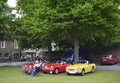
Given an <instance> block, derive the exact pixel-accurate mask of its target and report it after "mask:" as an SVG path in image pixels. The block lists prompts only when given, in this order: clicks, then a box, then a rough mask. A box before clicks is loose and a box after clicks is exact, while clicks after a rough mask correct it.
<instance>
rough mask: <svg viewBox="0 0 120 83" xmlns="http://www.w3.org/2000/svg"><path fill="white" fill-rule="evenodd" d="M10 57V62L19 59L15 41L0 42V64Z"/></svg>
mask: <svg viewBox="0 0 120 83" xmlns="http://www.w3.org/2000/svg"><path fill="white" fill-rule="evenodd" d="M9 56H11V57H12V61H18V60H19V59H20V50H19V47H18V44H17V42H16V41H15V40H10V41H0V62H5V61H7V60H8V57H9Z"/></svg>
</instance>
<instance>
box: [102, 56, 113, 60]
mask: <svg viewBox="0 0 120 83" xmlns="http://www.w3.org/2000/svg"><path fill="white" fill-rule="evenodd" d="M102 58H103V59H108V58H112V55H104V56H102Z"/></svg>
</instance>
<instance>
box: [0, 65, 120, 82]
mask: <svg viewBox="0 0 120 83" xmlns="http://www.w3.org/2000/svg"><path fill="white" fill-rule="evenodd" d="M0 83H120V70H119V71H117V70H115V71H112V70H109V71H107V70H96V71H95V73H88V74H86V75H85V76H80V75H67V74H66V73H60V74H57V75H54V74H44V73H40V75H38V76H37V77H33V76H30V75H25V74H24V73H23V72H22V68H21V67H0Z"/></svg>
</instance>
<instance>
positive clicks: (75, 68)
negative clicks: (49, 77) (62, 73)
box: [66, 60, 96, 76]
mask: <svg viewBox="0 0 120 83" xmlns="http://www.w3.org/2000/svg"><path fill="white" fill-rule="evenodd" d="M95 69H96V65H95V64H94V63H90V62H89V61H87V60H80V61H77V62H75V63H74V64H73V65H70V66H68V67H66V72H67V74H68V75H69V74H81V75H82V76H84V75H85V73H88V72H92V73H93V72H95Z"/></svg>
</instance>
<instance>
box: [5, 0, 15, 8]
mask: <svg viewBox="0 0 120 83" xmlns="http://www.w3.org/2000/svg"><path fill="white" fill-rule="evenodd" d="M7 4H8V5H9V6H10V7H15V6H16V0H8V2H7Z"/></svg>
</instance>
